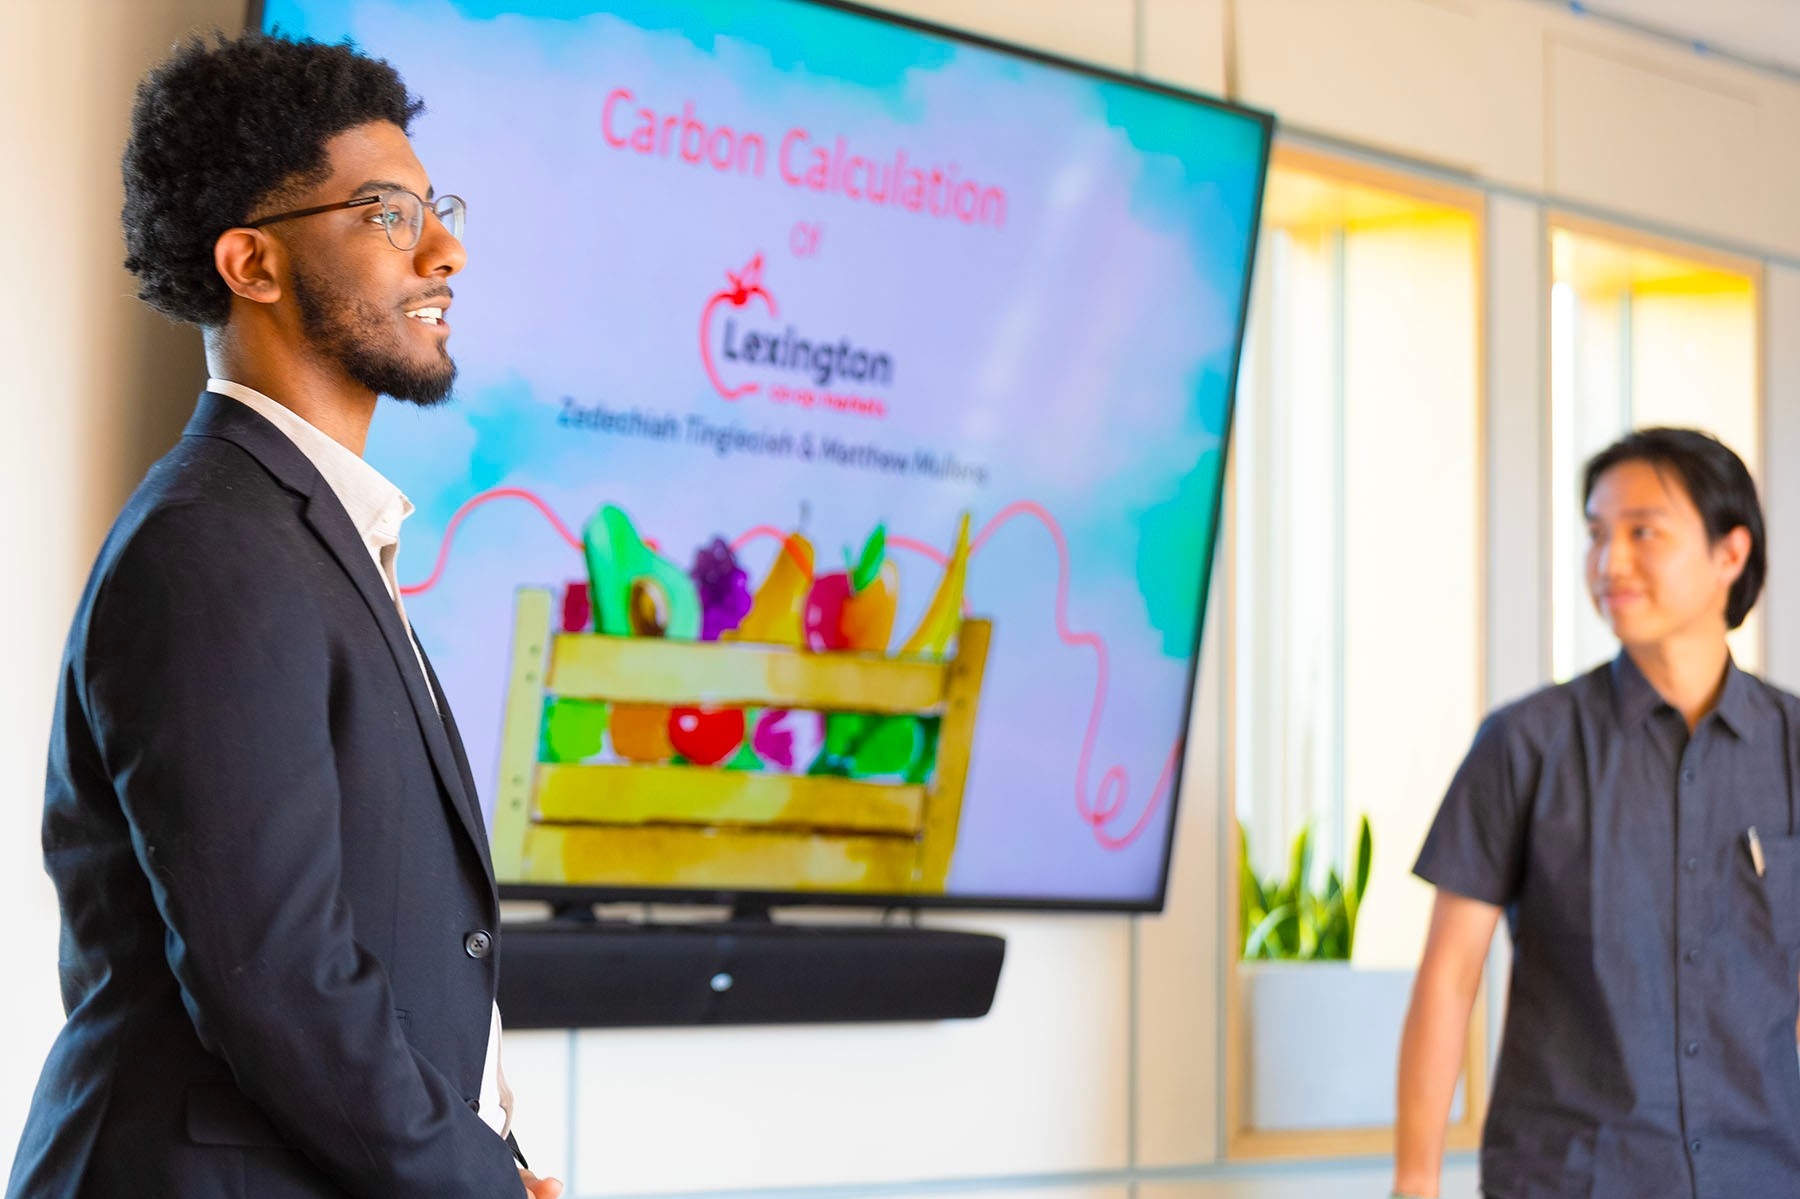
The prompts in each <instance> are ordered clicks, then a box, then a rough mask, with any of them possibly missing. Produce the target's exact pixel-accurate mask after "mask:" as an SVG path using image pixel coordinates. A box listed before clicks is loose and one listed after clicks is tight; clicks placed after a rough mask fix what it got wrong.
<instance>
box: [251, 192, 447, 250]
mask: <svg viewBox="0 0 1800 1199" xmlns="http://www.w3.org/2000/svg"><path fill="white" fill-rule="evenodd" d="M370 204H379V205H381V215H379V216H375V217H371V218H369V219H370V220H373V221H376V222H378V223H379V224H380V225H381V227H382V229H383V230H384V231H385V232H386V233H387V239H388V241H389V242H390V243H391V244H392V245H393V247H394V249H396V250H410V249H412V248H413V247H415V246H417V245H418V244H419V238H420V237H422V236H424V233H425V210H426V208H427V207H430V209H431V211H432V212H434V213H436V214H437V219H438V220H439V221H441V222H442V223H443V226H444V228H445V229H448V230H449V231H450V236H451V237H456V238H460V237H461V236H462V232H463V222H464V220H465V219H466V218H467V216H468V212H469V206H468V205H467V204H465V203H463V198H462V197H461V196H439V197H438V198H437V199H436V200H435V201H433V202H432V203H431V204H430V205H429V206H428V205H427V204H426V202H425V201H424V200H421V199H420V198H419V197H418V195H417V194H415V193H413V192H410V191H406V190H404V189H402V190H400V191H391V192H377V193H376V194H375V195H372V196H358V197H356V199H354V200H345V201H343V202H342V203H339V204H321V205H319V206H318V207H317V208H297V209H295V210H294V211H293V212H278V213H276V214H275V215H274V216H266V217H263V218H262V219H261V220H256V221H251V222H249V223H248V224H246V225H244V226H243V228H245V229H261V228H262V227H263V226H264V225H273V224H274V223H275V222H276V221H292V220H297V219H298V218H300V217H303V216H317V215H319V214H320V213H321V212H336V211H338V210H339V209H341V208H363V207H366V206H368V205H370Z"/></svg>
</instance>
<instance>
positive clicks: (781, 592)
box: [720, 533, 813, 645]
mask: <svg viewBox="0 0 1800 1199" xmlns="http://www.w3.org/2000/svg"><path fill="white" fill-rule="evenodd" d="M812 581H813V547H812V542H810V541H808V540H807V539H806V538H804V537H802V536H801V535H800V534H798V533H789V534H788V535H787V537H786V538H785V539H783V541H782V543H781V552H780V553H779V554H777V555H775V563H774V565H773V566H771V567H770V568H769V573H768V575H767V576H766V577H765V578H764V579H763V581H762V586H761V587H758V588H757V589H756V598H755V599H754V600H752V601H751V603H750V611H749V612H748V613H746V614H745V616H744V619H743V620H741V621H739V622H738V625H737V627H736V628H734V629H731V630H729V631H728V632H726V633H724V634H722V635H721V636H720V640H722V641H753V642H756V643H758V644H761V645H799V644H801V636H802V630H801V625H800V610H801V605H802V604H803V603H804V602H805V600H806V594H807V590H808V588H810V587H811V586H812Z"/></svg>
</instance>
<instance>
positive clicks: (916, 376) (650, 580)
mask: <svg viewBox="0 0 1800 1199" xmlns="http://www.w3.org/2000/svg"><path fill="white" fill-rule="evenodd" d="M254 19H256V20H258V21H260V23H261V25H262V27H263V28H265V29H271V30H279V31H281V32H283V33H285V34H287V35H290V36H306V37H313V38H318V39H321V40H327V41H336V40H341V39H344V38H349V39H352V40H353V41H354V42H355V43H356V44H357V45H359V46H360V47H362V48H363V49H364V50H366V51H368V52H370V53H372V54H376V55H379V56H381V57H384V58H387V59H388V60H389V61H391V62H392V63H394V64H395V66H397V67H398V68H399V69H400V71H401V73H402V74H403V75H404V76H405V78H406V80H407V82H408V84H409V85H410V86H411V88H412V89H413V90H414V91H415V92H416V93H418V94H419V95H420V96H422V97H423V98H424V99H425V101H426V103H427V105H428V110H427V113H426V115H425V116H424V117H422V118H421V119H420V120H419V121H418V122H417V124H416V125H415V126H414V135H415V136H414V141H415V145H416V146H417V149H418V152H419V155H420V158H421V160H422V161H423V162H424V164H425V166H426V169H427V170H428V171H429V172H430V175H431V178H432V182H433V184H434V186H435V187H436V188H437V190H438V191H439V192H456V193H457V194H459V195H462V196H463V197H465V199H466V200H467V202H468V210H469V217H468V225H467V232H466V236H465V239H464V240H465V244H466V246H467V249H468V266H467V269H466V270H465V271H464V272H463V273H462V274H461V275H460V276H459V277H457V278H456V279H455V280H454V281H453V286H454V288H455V293H456V297H455V303H454V311H453V313H452V314H451V323H452V324H453V325H454V327H455V333H454V336H453V338H452V339H451V342H450V347H451V349H452V351H453V352H454V354H455V356H456V359H457V361H458V364H459V367H460V375H459V379H458V383H457V387H456V393H455V396H454V400H453V402H452V403H450V404H448V405H446V406H444V407H441V408H438V409H432V410H418V409H411V408H405V407H402V406H399V405H391V406H384V408H383V409H382V410H381V411H380V412H379V413H378V415H377V417H376V421H375V426H374V430H373V433H372V436H371V438H370V441H369V445H368V449H367V455H368V458H369V460H370V461H371V462H372V463H374V464H375V465H376V466H377V467H378V468H379V469H380V470H382V471H383V472H384V473H385V474H387V475H388V477H390V478H392V479H393V480H394V481H395V482H396V483H398V484H399V485H400V486H401V487H402V489H403V490H405V492H406V493H407V494H408V496H409V497H410V498H411V500H412V501H413V503H414V504H415V505H416V506H417V511H416V513H415V514H414V515H413V516H412V517H411V519H410V520H409V521H408V522H407V524H406V526H405V529H404V532H403V535H402V548H401V556H400V563H399V573H400V578H401V581H402V584H403V585H404V589H405V597H406V598H405V602H406V607H407V612H408V614H409V616H410V617H411V619H412V622H413V624H414V627H415V628H416V630H417V632H418V635H419V637H420V640H421V641H422V642H423V643H424V645H425V646H426V648H427V650H428V651H429V652H430V653H431V654H432V655H433V658H434V663H435V665H436V667H437V669H438V672H439V674H440V676H441V678H442V681H443V684H444V687H445V690H446V692H447V693H448V695H449V697H450V699H451V701H452V704H453V706H454V710H455V712H456V715H457V718H458V722H459V724H460V727H461V729H462V732H463V735H464V738H465V741H466V743H467V746H468V751H469V757H470V760H471V764H472V766H473V769H474V772H475V776H476V778H477V779H478V780H479V782H480V783H481V785H482V787H483V794H482V802H483V805H484V807H485V808H486V810H487V813H488V817H489V820H490V830H491V835H492V847H493V856H494V862H495V866H496V869H497V871H498V874H499V877H500V879H501V881H502V883H503V884H504V886H505V890H506V892H507V893H508V894H509V895H512V896H514V897H534V898H549V899H556V900H564V901H576V902H584V903H585V902H588V901H598V900H627V899H630V900H638V899H643V900H649V899H671V898H673V899H686V900H704V901H725V902H731V901H749V902H751V903H753V904H754V903H757V902H763V903H767V902H791V901H795V900H809V901H828V902H854V903H869V904H897V905H909V906H911V905H919V906H923V905H932V904H939V905H959V906H978V907H1004V906H1015V905H1029V906H1042V907H1055V908H1088V909H1098V910H1147V909H1154V908H1157V907H1159V906H1160V905H1161V903H1162V897H1163V893H1164V889H1165V885H1166V880H1167V875H1168V869H1169V856H1170V843H1171V837H1172V831H1173V827H1174V819H1175V805H1176V796H1177V793H1178V791H1179V787H1180V781H1181V766H1182V748H1183V744H1184V737H1185V732H1186V727H1187V722H1188V710H1189V705H1190V703H1191V700H1192V694H1193V687H1194V677H1195V669H1196V654H1197V647H1198V643H1199V639H1200V632H1201V619H1202V614H1203V612H1204V611H1205V607H1206V595H1207V584H1208V578H1209V573H1210V568H1211V562H1212V556H1213V546H1214V541H1215V534H1216V531H1217V526H1218V518H1219V505H1220V488H1221V479H1222V473H1223V469H1224V458H1225V449H1226V440H1227V435H1228V432H1229V427H1230V421H1231V410H1232V396H1233V385H1234V380H1235V376H1236V369H1237V361H1238V353H1239V349H1240V345H1241V341H1242V333H1243V322H1244V312H1245V306H1246V297H1247V292H1248V277H1249V272H1250V265H1251V261H1252V257H1253V251H1254V242H1255V234H1256V228H1257V218H1258V213H1259V206H1260V201H1261V193H1262V184H1263V178H1264V173H1265V169H1266V164H1267V158H1268V151H1269V139H1270V131H1271V122H1270V120H1269V119H1268V118H1267V117H1266V116H1264V115H1262V114H1260V113H1256V112H1252V111H1249V110H1245V109H1241V108H1238V107H1234V106H1232V105H1229V104H1224V103H1220V102H1216V101H1213V100H1208V99H1203V98H1201V97H1198V96H1194V95H1189V94H1185V93H1181V92H1177V91H1172V90H1169V89H1166V88H1162V87H1158V86H1154V85H1151V84H1148V83H1145V82H1142V81H1139V80H1135V79H1131V78H1127V77H1124V76H1120V75H1114V74H1109V73H1106V72H1103V71H1097V70H1092V69H1088V68H1084V67H1081V66H1078V65H1076V64H1073V63H1069V62H1063V61H1057V60H1053V59H1049V58H1045V57H1041V56H1038V55H1035V54H1032V53H1028V52H1023V51H1020V50H1016V49H1010V48H1007V47H1004V46H1000V45H995V44H989V43H985V42H981V41H979V40H975V39H970V38H966V37H963V36H960V35H956V34H953V33H950V32H947V31H944V30H939V29H934V28H930V27H927V26H923V25H918V24H914V23H911V22H908V21H905V20H900V19H896V18H893V17H889V16H885V15H882V14H879V13H876V12H873V11H870V10H865V9H861V8H855V7H851V6H848V5H840V4H836V3H822V2H819V0H267V2H266V4H265V5H263V6H262V9H261V11H260V12H259V13H256V14H254Z"/></svg>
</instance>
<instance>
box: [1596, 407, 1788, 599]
mask: <svg viewBox="0 0 1800 1199" xmlns="http://www.w3.org/2000/svg"><path fill="white" fill-rule="evenodd" d="M1626 462H1647V463H1649V464H1650V465H1651V466H1653V467H1655V468H1656V469H1657V471H1658V473H1661V472H1663V471H1665V470H1667V471H1671V472H1673V473H1674V475H1675V477H1676V478H1677V479H1679V480H1680V481H1681V486H1682V488H1683V490H1685V491H1686V492H1687V494H1688V498H1689V499H1690V500H1692V501H1693V503H1694V507H1696V508H1698V509H1699V510H1700V520H1701V522H1702V523H1703V524H1705V526H1706V538H1707V540H1708V541H1709V542H1711V543H1712V544H1714V545H1717V544H1718V542H1719V539H1720V538H1721V537H1724V536H1725V535H1726V534H1727V533H1729V532H1731V530H1733V529H1737V528H1743V529H1747V530H1749V532H1750V554H1749V556H1748V557H1747V558H1746V559H1745V560H1744V571H1743V573H1742V574H1740V575H1738V577H1737V582H1735V583H1733V584H1732V585H1731V594H1730V595H1729V596H1728V597H1727V599H1726V602H1725V623H1726V625H1727V626H1728V627H1730V628H1734V629H1735V628H1737V627H1738V626H1739V625H1741V624H1743V623H1744V617H1746V616H1748V615H1749V614H1750V609H1751V608H1753V607H1755V606H1756V597H1757V596H1758V595H1759V594H1761V592H1762V587H1763V579H1764V577H1765V575H1766V573H1767V570H1768V559H1767V554H1766V550H1765V538H1764V536H1763V513H1762V503H1761V502H1760V501H1759V500H1758V499H1757V498H1756V483H1755V481H1754V480H1752V479H1751V478H1750V471H1749V468H1747V467H1746V466H1745V465H1744V460H1743V459H1742V458H1739V457H1738V456H1737V455H1736V454H1735V453H1733V452H1732V451H1731V448H1730V447H1729V446H1727V445H1726V444H1725V443H1724V442H1722V441H1720V440H1719V439H1718V438H1717V437H1714V436H1713V435H1712V434H1710V433H1702V432H1700V431H1699V430H1698V429H1665V428H1656V429H1638V430H1636V431H1635V432H1631V433H1627V434H1626V435H1625V436H1624V437H1621V438H1620V439H1619V440H1617V441H1615V442H1613V443H1612V444H1611V445H1609V446H1607V447H1606V448H1605V449H1603V450H1601V451H1600V452H1599V453H1598V454H1595V455H1594V456H1593V457H1592V458H1590V459H1589V460H1588V464H1587V468H1586V471H1585V472H1584V479H1583V483H1582V491H1581V502H1582V504H1583V505H1586V503H1587V501H1588V500H1589V499H1590V498H1591V497H1592V496H1593V494H1594V485H1595V484H1596V483H1598V482H1599V481H1600V476H1601V475H1604V474H1605V473H1606V472H1607V471H1609V470H1611V469H1612V468H1613V467H1615V466H1618V465H1620V464H1622V463H1626Z"/></svg>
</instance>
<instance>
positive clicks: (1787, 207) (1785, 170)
mask: <svg viewBox="0 0 1800 1199" xmlns="http://www.w3.org/2000/svg"><path fill="white" fill-rule="evenodd" d="M1756 111H1757V122H1756V169H1757V172H1758V178H1757V184H1756V187H1755V188H1754V189H1753V195H1752V198H1753V199H1754V201H1755V203H1756V206H1757V208H1758V209H1759V212H1758V214H1757V220H1756V222H1755V225H1754V226H1753V227H1752V228H1749V229H1746V230H1744V232H1743V233H1742V234H1740V235H1739V236H1738V238H1737V239H1735V240H1739V241H1742V242H1744V243H1746V244H1749V245H1756V246H1763V247H1766V248H1768V249H1770V250H1772V251H1774V252H1775V253H1777V254H1784V255H1787V256H1789V257H1792V258H1800V84H1795V83H1789V82H1787V81H1786V80H1778V79H1769V78H1765V79H1761V80H1758V83H1757V104H1756Z"/></svg>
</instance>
